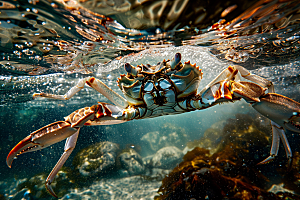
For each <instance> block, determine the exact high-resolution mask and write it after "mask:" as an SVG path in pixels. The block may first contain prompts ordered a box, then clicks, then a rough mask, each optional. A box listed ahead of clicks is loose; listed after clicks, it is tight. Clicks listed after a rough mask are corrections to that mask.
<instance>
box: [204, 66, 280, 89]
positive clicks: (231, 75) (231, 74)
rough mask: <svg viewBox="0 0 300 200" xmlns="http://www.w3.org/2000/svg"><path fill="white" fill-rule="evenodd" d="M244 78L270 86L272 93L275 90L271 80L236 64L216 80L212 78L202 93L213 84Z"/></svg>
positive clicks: (265, 86)
mask: <svg viewBox="0 0 300 200" xmlns="http://www.w3.org/2000/svg"><path fill="white" fill-rule="evenodd" d="M242 78H245V79H247V80H250V81H253V82H254V83H256V84H259V85H261V86H262V87H264V88H268V90H269V92H270V93H273V92H274V85H273V83H272V82H271V81H269V80H267V79H264V78H262V77H260V76H257V75H255V74H251V73H250V72H249V71H248V70H247V69H245V68H244V67H241V66H238V65H234V66H229V67H228V68H226V69H224V70H223V71H222V72H221V73H220V74H219V75H218V76H217V77H216V78H215V79H214V80H212V81H211V82H210V83H209V84H208V85H207V86H206V87H205V88H203V89H202V90H201V92H200V94H203V93H204V92H205V91H206V90H207V89H209V88H211V87H212V86H213V85H215V84H216V83H218V82H220V81H228V80H232V81H235V82H238V81H241V79H242Z"/></svg>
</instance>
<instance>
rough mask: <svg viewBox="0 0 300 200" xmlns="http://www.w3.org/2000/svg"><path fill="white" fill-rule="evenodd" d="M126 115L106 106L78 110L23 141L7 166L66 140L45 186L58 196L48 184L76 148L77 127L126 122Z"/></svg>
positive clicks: (98, 105) (11, 154)
mask: <svg viewBox="0 0 300 200" xmlns="http://www.w3.org/2000/svg"><path fill="white" fill-rule="evenodd" d="M127 115H130V112H127V111H126V110H125V111H124V114H123V109H121V108H119V107H117V106H115V105H111V104H107V103H98V104H97V105H94V106H92V107H86V108H81V109H79V110H77V111H75V112H73V113H71V114H70V115H69V116H67V117H65V121H58V122H54V123H52V124H49V125H47V126H45V127H43V128H41V129H39V130H37V131H34V132H33V133H31V134H30V135H29V136H27V137H26V138H24V139H23V140H22V141H21V142H19V143H18V144H17V145H16V146H15V147H14V148H13V149H12V150H11V151H10V153H9V154H8V156H7V159H6V163H7V165H8V166H9V167H11V165H12V162H13V160H14V158H15V157H17V156H18V155H20V154H23V153H27V152H32V151H36V150H40V149H43V148H45V147H48V146H50V145H52V144H55V143H57V142H60V141H62V140H64V139H66V138H67V140H66V144H65V148H64V153H63V154H62V156H61V157H60V159H59V161H58V162H57V164H56V165H55V167H54V168H53V170H52V171H51V173H50V174H49V176H48V178H47V180H46V184H45V185H46V188H47V190H48V191H49V192H50V194H52V195H53V196H54V197H57V196H56V194H55V193H54V191H53V189H52V187H51V183H52V181H53V179H54V177H55V176H56V174H57V173H58V171H59V170H60V168H61V167H62V166H63V164H64V163H65V162H66V160H67V159H68V157H69V155H70V154H71V152H72V151H73V149H74V148H75V145H76V141H77V137H78V134H79V130H80V128H81V127H82V126H88V125H106V124H119V123H124V122H126V121H127V118H126V117H127Z"/></svg>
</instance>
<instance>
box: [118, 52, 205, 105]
mask: <svg viewBox="0 0 300 200" xmlns="http://www.w3.org/2000/svg"><path fill="white" fill-rule="evenodd" d="M179 56H180V54H179ZM180 58H181V57H180ZM173 60H174V59H173ZM173 60H171V61H170V60H167V61H165V60H164V61H163V62H162V63H158V64H157V65H156V66H151V65H146V66H145V65H141V66H140V65H138V66H137V67H133V66H131V65H130V64H125V69H126V71H127V72H128V73H127V75H124V74H123V75H121V78H118V85H119V87H120V89H121V90H122V92H123V94H124V96H125V98H126V99H127V101H128V103H129V104H130V105H133V106H140V105H145V100H144V94H145V93H146V92H147V91H145V89H146V88H145V87H147V83H149V82H152V83H153V85H154V87H155V86H158V88H160V90H161V91H163V90H164V89H166V87H167V86H166V85H168V86H169V88H168V90H173V91H174V93H175V98H176V101H177V102H178V101H180V100H181V99H184V98H187V97H190V96H194V95H195V94H196V93H197V89H198V86H199V84H200V80H201V79H202V74H203V73H202V72H201V69H200V68H199V67H196V64H193V65H192V64H191V63H190V61H188V62H185V63H184V64H182V63H181V62H180V60H179V61H178V62H177V63H175V64H174V61H173ZM166 81H167V82H166ZM168 83H169V84H168ZM152 87H153V86H152Z"/></svg>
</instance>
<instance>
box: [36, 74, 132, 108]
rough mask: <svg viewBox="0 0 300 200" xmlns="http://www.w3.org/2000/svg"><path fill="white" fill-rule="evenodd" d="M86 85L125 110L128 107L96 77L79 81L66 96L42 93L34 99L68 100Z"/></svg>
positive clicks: (125, 102)
mask: <svg viewBox="0 0 300 200" xmlns="http://www.w3.org/2000/svg"><path fill="white" fill-rule="evenodd" d="M85 83H86V84H87V85H89V86H90V87H92V88H93V89H95V90H97V91H98V92H99V93H101V94H103V95H104V96H105V97H106V98H107V99H108V100H110V101H111V102H113V103H114V104H115V105H117V106H118V107H120V108H123V109H124V108H126V107H127V106H128V103H127V101H126V99H124V98H123V97H122V96H120V95H119V94H118V93H116V92H115V91H113V90H112V89H111V88H109V87H108V86H107V85H105V84H104V83H103V82H102V81H100V80H99V79H97V78H94V77H87V78H84V79H81V80H79V82H78V83H77V84H76V85H75V86H74V87H72V88H71V89H70V90H69V91H68V92H67V93H66V94H64V95H56V94H47V93H43V92H42V93H34V94H33V98H35V97H45V98H50V99H57V100H68V99H70V98H71V97H73V96H74V95H75V94H76V93H77V92H79V91H80V90H82V89H83V88H84V85H85Z"/></svg>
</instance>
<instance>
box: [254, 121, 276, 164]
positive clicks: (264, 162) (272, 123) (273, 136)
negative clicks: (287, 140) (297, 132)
mask: <svg viewBox="0 0 300 200" xmlns="http://www.w3.org/2000/svg"><path fill="white" fill-rule="evenodd" d="M271 125H272V145H271V150H270V156H269V157H267V158H266V159H264V160H263V161H261V162H260V163H258V165H261V164H266V163H268V162H270V161H271V160H273V159H274V158H275V156H277V155H278V150H279V144H280V136H279V135H280V134H281V133H280V132H281V131H282V129H280V126H278V125H277V124H276V123H275V122H273V121H271Z"/></svg>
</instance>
